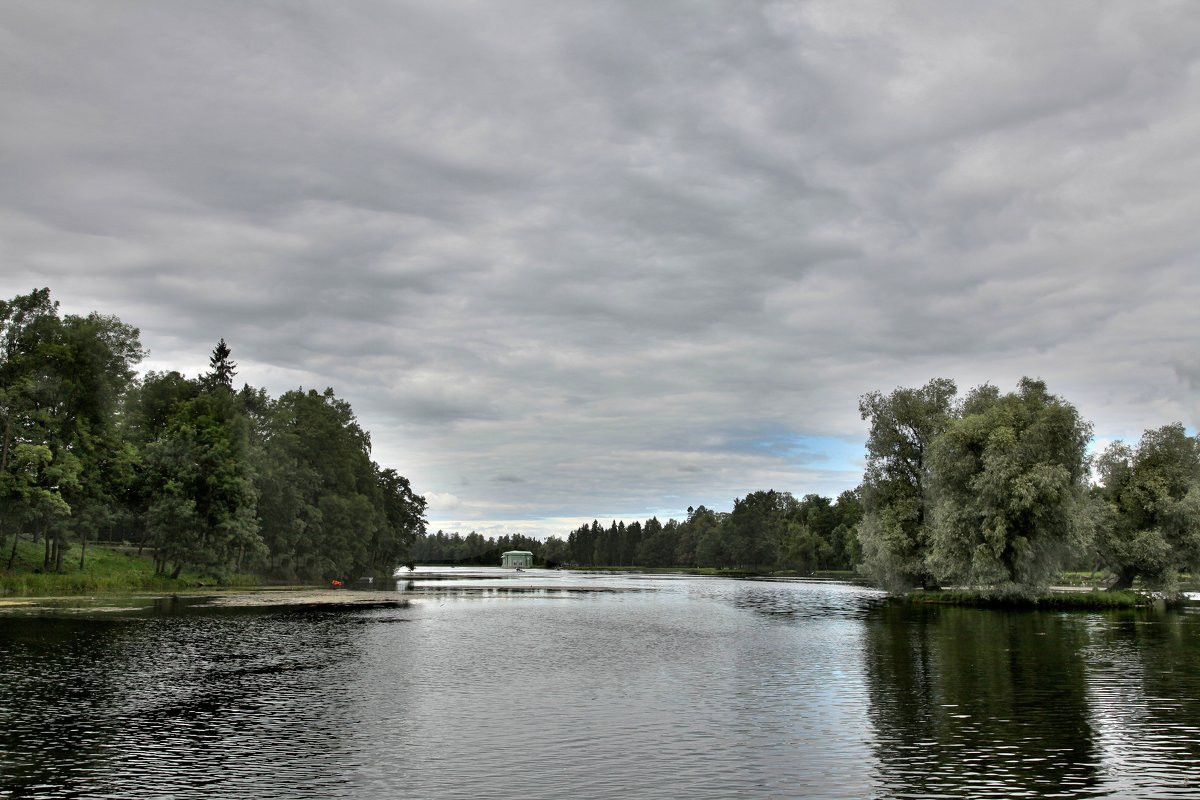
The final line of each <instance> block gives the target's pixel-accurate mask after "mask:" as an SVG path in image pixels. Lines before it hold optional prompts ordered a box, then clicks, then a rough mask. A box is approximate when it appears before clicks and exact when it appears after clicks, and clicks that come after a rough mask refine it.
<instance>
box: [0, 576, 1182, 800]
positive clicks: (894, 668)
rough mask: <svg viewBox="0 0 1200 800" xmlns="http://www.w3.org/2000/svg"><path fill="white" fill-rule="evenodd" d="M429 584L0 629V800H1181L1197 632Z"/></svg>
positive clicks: (610, 585) (499, 581) (749, 598)
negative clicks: (281, 604) (365, 601)
mask: <svg viewBox="0 0 1200 800" xmlns="http://www.w3.org/2000/svg"><path fill="white" fill-rule="evenodd" d="M455 572H456V573H458V574H455V575H453V576H452V577H451V576H446V577H444V578H443V577H440V576H439V575H438V574H437V573H435V572H422V573H418V574H417V575H415V576H413V580H412V584H413V586H412V587H411V588H406V586H405V583H406V582H403V581H402V582H401V583H400V584H399V585H398V586H397V587H389V588H386V589H378V590H376V591H375V592H374V593H373V594H377V595H380V596H389V597H402V598H407V599H410V600H411V601H412V602H411V604H410V605H409V606H407V607H396V608H379V609H367V610H362V609H358V610H356V609H341V610H329V609H320V608H311V609H276V610H271V611H262V610H259V611H249V610H246V609H236V610H222V609H214V608H206V609H204V610H202V611H191V610H189V609H188V608H187V607H171V608H167V607H164V608H161V609H159V610H158V611H157V612H153V611H143V612H139V613H138V614H137V615H134V616H113V615H111V614H109V615H104V614H101V615H97V616H94V617H80V616H73V617H71V616H68V615H60V616H57V617H41V618H34V617H20V616H9V617H5V618H3V619H0V680H2V681H3V685H4V686H5V693H4V694H3V695H0V752H3V753H4V754H5V758H4V759H3V760H2V761H0V796H5V792H7V793H8V794H9V795H12V796H20V797H29V798H67V797H91V796H105V797H110V798H115V799H116V800H124V798H134V797H138V798H140V797H146V796H151V797H166V796H171V795H172V794H173V795H175V796H180V797H184V796H194V795H196V794H198V793H203V794H204V795H205V796H209V797H216V798H230V799H232V798H239V800H240V799H241V798H256V797H272V798H276V797H278V798H283V797H286V798H298V800H305V799H306V798H316V797H328V796H329V795H330V794H331V793H337V794H345V793H352V794H372V795H375V796H399V795H405V796H419V797H427V798H457V797H464V798H465V797H472V798H474V797H483V796H486V797H489V798H509V797H512V798H517V797H520V798H537V797H546V798H551V797H554V798H559V797H566V796H570V797H572V798H611V797H616V796H619V797H622V798H631V797H632V798H641V797H645V798H650V797H654V798H660V797H664V796H666V797H671V796H675V797H680V796H687V797H689V798H727V797H733V796H748V797H829V798H838V797H847V798H849V797H855V798H858V797H870V796H878V797H918V796H920V797H931V798H951V797H972V798H973V797H1015V796H1022V795H1025V796H1030V795H1032V796H1048V795H1049V794H1057V796H1061V797H1121V798H1125V797H1131V798H1139V797H1169V796H1180V797H1182V796H1197V792H1196V791H1195V786H1194V783H1195V779H1194V778H1193V777H1192V775H1191V772H1190V766H1189V765H1190V764H1192V763H1195V760H1196V756H1197V755H1200V754H1198V753H1197V752H1196V745H1195V744H1194V743H1193V741H1194V739H1195V736H1194V734H1195V731H1196V730H1198V729H1200V707H1197V704H1198V701H1197V700H1196V698H1197V697H1200V691H1197V688H1198V685H1200V676H1197V675H1196V673H1195V670H1194V669H1192V668H1191V665H1193V664H1194V663H1196V651H1197V648H1198V647H1200V637H1196V636H1195V632H1196V627H1195V624H1196V622H1197V620H1198V619H1200V618H1198V617H1197V615H1195V614H1191V613H1185V614H1176V615H1146V614H1138V615H1125V616H1119V615H1113V616H1103V615H1072V614H1038V613H1021V614H1009V613H1002V612H987V611H980V610H977V609H914V608H909V607H904V606H893V605H886V604H882V603H881V599H880V595H879V593H877V592H874V591H872V590H869V589H863V588H861V587H856V586H848V585H844V584H834V583H811V582H799V581H735V580H726V579H718V578H693V577H684V576H671V577H669V578H662V579H660V578H656V577H653V576H645V575H597V574H595V573H571V572H569V571H539V570H529V571H526V572H523V573H519V574H516V575H514V574H512V573H511V572H510V571H509V572H506V571H503V570H492V571H487V570H484V571H474V572H478V573H479V574H475V575H474V576H473V577H467V576H466V575H465V574H462V572H466V571H465V570H464V571H462V572H459V571H458V570H455Z"/></svg>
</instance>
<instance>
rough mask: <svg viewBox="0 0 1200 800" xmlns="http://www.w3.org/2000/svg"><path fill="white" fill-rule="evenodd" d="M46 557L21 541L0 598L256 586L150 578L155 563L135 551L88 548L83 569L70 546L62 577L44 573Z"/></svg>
mask: <svg viewBox="0 0 1200 800" xmlns="http://www.w3.org/2000/svg"><path fill="white" fill-rule="evenodd" d="M11 548H12V541H11V540H8V541H6V542H4V546H3V548H2V549H0V555H2V558H0V568H2V567H5V566H7V565H8V556H9V553H11V552H12V551H11ZM44 553H45V549H44V545H43V544H42V543H40V542H39V543H36V544H35V543H33V542H24V541H23V542H21V543H20V544H19V545H18V546H17V558H16V560H15V561H14V563H13V569H11V570H7V569H0V596H9V597H11V596H23V595H43V596H45V595H76V594H99V593H106V592H107V593H117V592H125V591H178V590H182V589H196V588H202V587H206V586H218V585H220V586H254V585H257V584H258V583H259V581H258V579H257V578H256V577H254V576H252V575H235V576H232V577H230V578H226V579H224V580H218V579H217V578H216V577H214V576H212V575H205V574H202V573H199V572H186V571H185V572H184V573H182V574H181V575H180V576H179V577H178V578H176V579H172V578H169V577H166V576H164V575H155V574H154V559H153V558H151V557H150V555H149V554H148V553H147V554H143V555H141V556H139V555H138V554H137V548H135V547H126V546H119V545H101V544H90V545H88V548H87V558H86V559H85V560H84V568H83V569H82V570H81V569H80V568H79V545H78V544H72V545H71V547H70V549H69V550H67V552H66V553H65V554H64V557H63V569H62V572H46V571H43V570H42V559H43V556H44Z"/></svg>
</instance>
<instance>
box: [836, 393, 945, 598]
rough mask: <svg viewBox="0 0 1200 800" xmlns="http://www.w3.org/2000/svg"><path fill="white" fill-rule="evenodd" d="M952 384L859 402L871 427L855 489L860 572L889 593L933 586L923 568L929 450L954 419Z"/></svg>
mask: <svg viewBox="0 0 1200 800" xmlns="http://www.w3.org/2000/svg"><path fill="white" fill-rule="evenodd" d="M956 391H957V390H956V387H955V385H954V381H952V380H949V379H947V378H935V379H933V380H931V381H929V382H928V383H926V384H925V385H924V386H922V387H921V388H919V389H908V388H899V389H896V390H895V391H893V392H892V393H891V394H889V395H886V396H885V395H883V394H880V393H879V392H870V393H868V394H865V395H863V397H862V398H861V399H860V401H859V404H858V409H859V412H860V413H861V414H862V418H863V419H864V420H869V421H870V423H871V427H870V432H869V433H868V435H867V468H866V471H865V473H864V474H863V483H862V487H861V497H862V512H863V516H862V520H861V521H860V522H859V523H858V539H859V543H860V545H861V547H862V558H863V563H862V567H861V569H862V571H863V572H864V573H865V574H866V575H867V576H868V577H869V578H871V579H872V580H874V581H876V582H877V583H879V584H881V585H883V586H886V587H888V588H889V589H893V590H907V589H911V588H912V587H913V586H918V585H919V586H922V587H925V588H933V587H935V586H936V585H937V579H936V576H935V575H934V573H933V572H932V570H931V569H930V568H929V565H928V563H927V557H928V554H929V548H930V544H931V541H932V528H931V516H932V515H931V513H930V511H931V504H930V499H929V493H928V487H927V484H928V482H929V463H928V459H929V452H930V448H931V446H932V444H933V442H934V440H935V439H936V438H937V437H938V436H939V435H940V434H941V433H942V431H944V430H945V429H946V426H947V425H948V424H949V423H950V421H951V419H952V418H953V415H954V397H955V393H956Z"/></svg>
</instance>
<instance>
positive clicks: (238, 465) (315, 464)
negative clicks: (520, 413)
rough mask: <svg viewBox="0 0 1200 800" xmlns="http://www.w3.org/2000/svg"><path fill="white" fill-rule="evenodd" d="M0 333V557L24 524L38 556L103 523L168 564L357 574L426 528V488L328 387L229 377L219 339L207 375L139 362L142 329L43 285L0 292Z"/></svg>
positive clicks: (58, 556) (109, 537) (106, 533)
mask: <svg viewBox="0 0 1200 800" xmlns="http://www.w3.org/2000/svg"><path fill="white" fill-rule="evenodd" d="M0 336H2V340H0V347H2V348H3V349H2V351H0V545H3V544H6V543H7V540H8V539H9V538H10V537H11V548H10V549H9V551H8V552H7V553H6V554H5V555H6V556H7V558H6V560H0V566H6V567H7V568H8V569H12V568H13V567H14V566H15V565H14V563H13V562H14V558H15V556H16V553H17V543H18V541H19V540H21V539H22V538H24V539H27V540H33V541H41V542H44V543H45V551H44V552H45V555H44V559H43V561H42V564H41V566H40V567H39V568H40V569H43V570H61V569H62V565H63V558H64V554H65V553H66V552H67V550H68V548H70V547H72V545H74V544H77V545H78V546H79V558H80V563H81V564H82V563H83V560H84V559H85V557H86V547H87V543H88V542H89V541H95V540H96V539H101V540H106V541H114V542H116V541H124V542H130V543H132V544H133V545H135V546H138V547H139V548H142V549H145V550H147V551H149V552H151V553H152V554H154V556H155V558H156V561H157V563H158V569H159V571H160V572H162V573H164V574H169V575H178V574H179V573H180V571H181V570H183V569H184V568H185V567H187V568H189V569H200V570H206V571H209V572H211V573H212V574H214V575H216V576H218V577H220V576H222V575H226V574H229V573H233V572H254V573H258V574H268V575H272V576H277V577H280V578H287V579H294V578H328V577H335V576H336V577H346V576H353V577H357V576H359V575H368V574H378V573H390V572H391V571H392V569H393V568H394V567H395V565H396V564H397V563H399V562H400V561H401V560H402V558H403V557H404V556H405V555H406V553H407V551H408V548H409V547H410V546H411V544H412V542H413V541H414V539H415V538H416V537H417V536H418V535H420V534H421V533H423V531H424V525H425V522H424V511H425V501H424V499H423V498H422V497H420V496H419V495H416V494H414V493H413V492H412V489H411V486H410V485H409V481H408V479H407V478H404V477H403V476H401V475H398V474H397V473H396V472H395V471H394V470H391V469H385V468H382V467H380V466H379V465H378V464H376V463H375V462H373V461H372V460H371V457H370V452H371V445H370V436H369V435H368V434H367V432H366V431H364V430H362V428H361V427H359V425H358V422H357V420H356V419H355V417H354V413H353V411H352V409H351V407H350V404H349V403H347V402H346V401H344V400H340V399H338V398H337V397H336V396H335V395H334V393H333V390H332V389H326V390H325V391H324V392H316V391H312V390H309V391H305V390H303V389H296V390H293V391H289V392H286V393H284V394H283V395H281V396H280V397H278V398H272V397H270V396H269V395H268V394H267V393H266V391H265V390H263V389H256V388H252V387H251V386H249V385H244V386H243V388H242V389H240V390H235V389H234V383H233V379H234V376H235V375H236V374H237V373H236V366H237V365H236V364H235V363H234V362H233V361H232V360H231V358H230V357H231V353H230V350H229V348H228V347H227V346H226V344H225V341H224V340H223V339H222V340H221V341H220V342H219V343H218V344H217V346H216V347H215V348H214V350H213V352H212V356H211V358H210V361H209V371H208V372H207V373H205V374H204V375H200V376H198V377H195V378H188V377H185V376H183V375H182V374H180V373H179V372H175V371H171V372H150V373H147V374H146V375H145V376H144V377H143V378H141V379H138V378H137V377H136V376H135V373H134V370H133V368H134V366H135V365H136V364H137V363H139V362H140V360H141V359H142V358H143V356H144V355H145V354H144V351H143V350H142V346H141V342H140V340H139V332H138V329H137V328H134V327H132V326H130V325H127V324H125V323H124V322H122V321H121V320H119V319H117V318H116V317H114V316H105V315H100V314H95V313H93V314H90V315H88V316H86V317H80V316H75V315H65V316H63V315H60V314H59V312H58V304H57V303H56V302H54V301H52V300H51V299H50V291H49V290H48V289H39V290H36V291H34V292H32V293H30V294H28V295H22V296H18V297H16V298H13V299H12V300H10V301H0Z"/></svg>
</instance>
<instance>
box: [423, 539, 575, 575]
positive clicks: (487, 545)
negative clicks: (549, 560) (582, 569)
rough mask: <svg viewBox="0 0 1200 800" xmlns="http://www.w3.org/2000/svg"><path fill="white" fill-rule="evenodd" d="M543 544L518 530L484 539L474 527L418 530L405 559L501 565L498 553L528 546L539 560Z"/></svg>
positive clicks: (429, 562) (424, 561)
mask: <svg viewBox="0 0 1200 800" xmlns="http://www.w3.org/2000/svg"><path fill="white" fill-rule="evenodd" d="M551 538H552V539H553V538H554V537H551ZM544 547H545V543H543V542H540V541H538V540H537V539H533V538H531V537H528V536H522V535H521V534H519V533H518V534H514V535H512V536H507V535H506V536H500V537H489V538H487V539H485V538H483V535H482V534H479V533H475V532H474V531H472V532H471V533H468V534H467V535H466V536H463V535H462V534H460V533H445V532H443V531H438V532H437V533H428V534H426V533H422V534H419V535H418V536H417V537H416V538H415V539H414V540H413V543H412V546H411V547H410V549H409V551H408V553H409V555H408V560H409V561H410V562H415V563H420V564H450V565H455V564H457V565H466V564H470V565H478V566H489V567H495V566H499V565H500V554H501V553H504V552H505V551H508V550H528V551H529V552H531V553H533V554H534V560H535V561H537V562H538V563H539V564H540V563H544V557H543V548H544ZM555 563H557V562H555Z"/></svg>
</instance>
